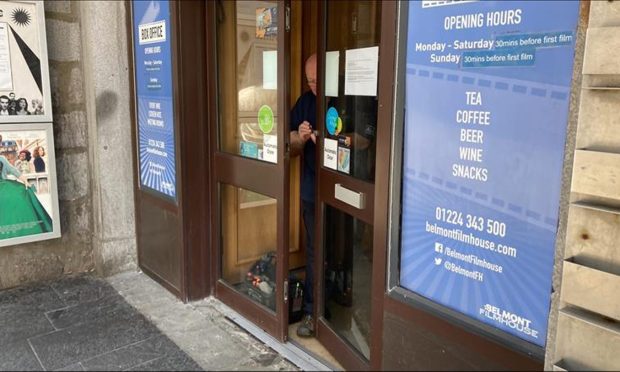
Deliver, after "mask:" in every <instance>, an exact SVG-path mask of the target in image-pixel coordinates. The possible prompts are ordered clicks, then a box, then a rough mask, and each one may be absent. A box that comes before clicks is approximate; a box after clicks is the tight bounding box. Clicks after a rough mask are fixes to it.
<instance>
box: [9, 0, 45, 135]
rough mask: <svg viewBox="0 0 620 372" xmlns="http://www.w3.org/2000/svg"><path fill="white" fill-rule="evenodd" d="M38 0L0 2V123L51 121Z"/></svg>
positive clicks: (41, 20)
mask: <svg viewBox="0 0 620 372" xmlns="http://www.w3.org/2000/svg"><path fill="white" fill-rule="evenodd" d="M51 107H52V103H51V95H50V85H49V70H48V61H47V42H46V37H45V17H44V10H43V2H42V1H2V2H0V124H5V123H33V122H48V123H51V122H52V109H51Z"/></svg>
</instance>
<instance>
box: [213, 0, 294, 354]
mask: <svg viewBox="0 0 620 372" xmlns="http://www.w3.org/2000/svg"><path fill="white" fill-rule="evenodd" d="M217 6H218V4H217V2H215V1H212V2H207V4H206V13H205V14H206V17H207V18H206V19H207V22H206V24H207V27H206V49H207V61H208V63H207V65H208V74H207V76H209V77H213V81H212V82H211V83H210V84H209V86H208V93H207V97H208V106H209V119H208V123H209V124H208V127H209V146H210V148H211V149H212V150H211V152H210V153H211V179H210V183H209V185H210V200H211V206H212V207H211V209H210V226H211V231H212V234H211V241H210V243H211V244H210V245H211V265H210V267H211V283H213V285H212V293H213V294H214V295H215V297H217V298H219V299H220V300H222V302H224V303H226V304H227V305H229V306H231V307H232V308H233V309H235V310H236V311H237V312H239V313H240V314H242V315H243V316H244V317H245V318H247V319H248V320H250V321H252V322H253V323H254V324H256V325H258V326H259V327H261V328H262V329H264V330H265V331H267V332H268V333H270V334H271V335H273V336H275V337H276V338H277V339H279V340H280V341H282V342H284V341H286V339H287V337H288V302H285V301H284V298H283V297H284V296H283V291H284V284H285V282H286V281H287V280H288V248H289V244H288V241H289V236H288V235H289V229H288V221H289V199H290V190H289V189H290V185H289V183H288V167H289V151H288V149H289V144H288V142H289V139H288V120H289V119H288V108H289V103H288V96H289V88H288V85H287V84H286V82H287V81H288V77H289V75H290V73H289V67H288V63H285V62H287V61H288V60H287V58H289V54H290V53H289V50H290V45H289V38H290V34H289V32H288V31H287V30H286V27H285V25H286V17H287V12H286V10H285V9H286V8H287V7H290V4H289V1H288V0H279V1H278V9H279V11H278V24H279V25H281V26H280V29H279V33H278V46H277V50H278V65H279V68H278V82H279V84H278V92H277V99H278V110H277V117H278V125H277V128H278V129H277V131H278V155H277V156H278V163H277V164H271V163H266V162H262V161H259V160H253V159H249V158H242V157H241V156H236V155H233V154H230V153H226V152H220V151H219V149H218V139H219V136H218V122H219V120H218V116H219V115H218V113H219V112H218V102H217V99H218V90H217V78H218V70H217V39H216V38H217V29H216V27H217V17H218V12H217V10H218V9H217ZM266 174H267V175H269V174H271V175H275V174H277V175H281V176H282V177H270V176H265V175H266ZM220 183H225V184H229V185H233V186H235V187H244V188H250V189H251V190H252V191H255V192H258V193H261V194H263V195H266V196H269V197H272V198H275V199H278V204H277V208H276V209H277V226H278V232H277V245H278V249H277V256H276V257H277V258H276V259H277V262H278V266H277V267H278V269H277V273H276V283H277V286H278V290H277V292H276V296H277V300H276V311H275V313H271V312H270V311H268V310H266V309H265V308H264V307H262V306H260V305H259V304H257V303H256V302H254V301H252V300H251V299H249V298H248V297H246V296H243V295H241V294H240V293H238V292H237V291H236V290H234V289H233V288H232V287H231V286H230V285H228V284H226V283H224V282H223V281H221V280H220V273H221V270H222V265H221V262H220V258H221V252H222V248H221V242H220V232H221V221H220V211H221V201H220V198H219V195H220V193H219V191H220V187H219V184H220Z"/></svg>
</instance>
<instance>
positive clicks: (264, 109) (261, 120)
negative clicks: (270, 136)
mask: <svg viewBox="0 0 620 372" xmlns="http://www.w3.org/2000/svg"><path fill="white" fill-rule="evenodd" d="M258 126H259V127H260V130H262V131H263V133H265V134H267V133H271V130H272V129H273V111H271V107H269V106H267V105H262V106H261V107H260V109H258Z"/></svg>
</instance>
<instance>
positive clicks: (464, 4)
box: [388, 1, 579, 358]
mask: <svg viewBox="0 0 620 372" xmlns="http://www.w3.org/2000/svg"><path fill="white" fill-rule="evenodd" d="M548 14H554V17H548V16H547V15H548ZM578 19H579V2H571V1H564V2H562V1H557V2H556V1H554V2H529V1H512V2H503V1H480V2H471V1H421V2H411V3H407V4H403V6H402V7H401V12H400V25H399V32H400V37H399V43H400V44H399V53H398V54H399V61H398V71H397V74H398V79H397V80H398V81H399V82H402V84H399V85H398V87H397V93H396V94H397V110H396V119H395V122H396V133H400V135H396V136H394V138H395V140H396V143H395V145H394V149H395V150H394V151H395V152H394V154H393V155H394V156H393V157H394V161H395V164H394V166H393V179H394V180H395V181H394V182H393V188H392V195H393V198H394V200H395V203H393V210H392V222H391V224H392V229H391V231H392V232H393V235H392V237H391V240H392V244H391V246H392V248H391V251H390V267H389V288H388V290H389V292H390V295H391V296H393V297H395V298H399V299H401V300H403V301H405V302H409V303H415V304H417V305H419V306H421V307H423V308H426V309H429V311H432V312H433V313H436V314H442V316H443V317H444V318H447V319H450V320H451V321H453V322H455V323H458V324H462V325H464V326H465V327H467V328H468V329H471V330H473V331H474V332H477V333H482V334H483V335H486V336H489V337H490V338H493V339H499V340H500V341H501V342H502V343H506V344H509V345H512V346H513V347H514V348H515V349H518V350H522V351H524V352H526V353H529V354H532V355H538V356H539V357H541V358H542V356H543V355H544V350H545V349H544V348H545V343H546V339H547V322H548V316H549V309H550V302H551V293H552V288H551V279H552V272H553V267H554V253H555V244H556V235H557V231H558V221H559V210H560V190H561V184H562V171H563V166H564V145H565V140H566V130H567V122H568V111H569V103H570V96H571V84H572V75H573V60H574V53H575V41H576V34H577V23H578ZM399 126H400V127H399Z"/></svg>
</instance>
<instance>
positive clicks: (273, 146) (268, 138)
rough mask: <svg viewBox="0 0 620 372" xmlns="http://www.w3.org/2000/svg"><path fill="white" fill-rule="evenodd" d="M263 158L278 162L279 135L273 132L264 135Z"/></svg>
mask: <svg viewBox="0 0 620 372" xmlns="http://www.w3.org/2000/svg"><path fill="white" fill-rule="evenodd" d="M263 160H264V161H268V162H270V163H277V162H278V136H274V135H271V134H265V135H264V136H263Z"/></svg>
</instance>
